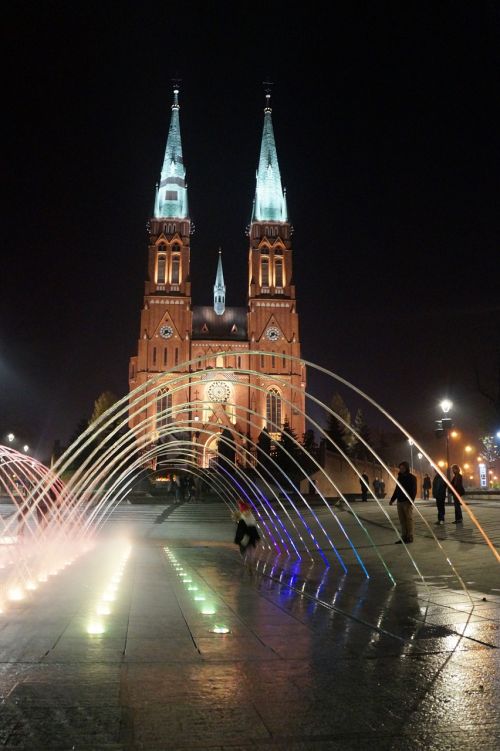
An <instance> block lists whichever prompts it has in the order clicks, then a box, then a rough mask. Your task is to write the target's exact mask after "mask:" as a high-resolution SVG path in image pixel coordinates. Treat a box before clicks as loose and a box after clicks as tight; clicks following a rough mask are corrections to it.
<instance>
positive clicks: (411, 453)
mask: <svg viewBox="0 0 500 751" xmlns="http://www.w3.org/2000/svg"><path fill="white" fill-rule="evenodd" d="M408 443H409V444H410V465H411V471H412V474H413V441H412V440H411V438H408Z"/></svg>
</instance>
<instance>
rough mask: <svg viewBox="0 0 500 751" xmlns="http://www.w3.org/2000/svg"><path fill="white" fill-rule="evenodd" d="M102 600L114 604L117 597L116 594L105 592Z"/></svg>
mask: <svg viewBox="0 0 500 751" xmlns="http://www.w3.org/2000/svg"><path fill="white" fill-rule="evenodd" d="M102 599H103V600H104V602H114V601H115V599H116V597H115V593H114V592H104V594H103V596H102Z"/></svg>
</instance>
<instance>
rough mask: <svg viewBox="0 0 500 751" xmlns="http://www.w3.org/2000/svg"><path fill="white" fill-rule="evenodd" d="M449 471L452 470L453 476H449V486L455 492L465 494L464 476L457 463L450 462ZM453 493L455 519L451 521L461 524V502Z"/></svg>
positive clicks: (460, 494)
mask: <svg viewBox="0 0 500 751" xmlns="http://www.w3.org/2000/svg"><path fill="white" fill-rule="evenodd" d="M451 471H452V472H453V477H452V478H451V486H452V488H453V490H454V491H455V493H456V494H457V495H459V496H460V497H462V496H463V495H465V488H464V478H463V477H462V473H461V472H460V467H459V466H458V464H452V465H451ZM455 493H454V494H453V503H454V506H455V521H454V522H452V523H453V524H463V518H462V504H461V503H460V501H459V500H458V499H457V495H455Z"/></svg>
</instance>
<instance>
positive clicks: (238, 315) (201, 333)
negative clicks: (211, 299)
mask: <svg viewBox="0 0 500 751" xmlns="http://www.w3.org/2000/svg"><path fill="white" fill-rule="evenodd" d="M192 339H193V340H196V339H204V340H205V341H214V340H215V341H224V342H231V341H232V342H242V341H243V342H244V341H247V340H248V334H247V309H246V308H226V309H225V310H224V313H223V314H222V315H217V313H216V312H215V310H214V309H213V306H212V305H194V306H193V334H192Z"/></svg>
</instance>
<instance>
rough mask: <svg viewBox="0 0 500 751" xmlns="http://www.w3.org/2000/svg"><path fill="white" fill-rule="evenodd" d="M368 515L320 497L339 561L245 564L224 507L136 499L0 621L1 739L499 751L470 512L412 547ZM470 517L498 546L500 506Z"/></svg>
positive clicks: (428, 513) (52, 743) (11, 745)
mask: <svg viewBox="0 0 500 751" xmlns="http://www.w3.org/2000/svg"><path fill="white" fill-rule="evenodd" d="M354 507H355V510H356V511H357V512H359V513H360V516H361V522H362V524H360V522H359V521H358V520H356V519H355V518H354V516H353V515H352V514H351V513H350V512H349V511H348V510H347V509H342V510H339V511H336V514H337V519H335V518H334V517H333V516H332V514H331V512H330V511H328V510H320V509H319V508H315V509H314V513H316V514H317V516H318V519H319V520H320V521H321V523H322V525H323V527H324V528H325V529H326V531H327V533H328V534H329V535H331V536H332V539H334V541H335V545H336V546H337V554H338V555H337V554H335V552H334V551H332V550H327V558H328V560H329V562H330V564H331V565H330V566H329V567H327V566H326V565H325V563H324V561H323V559H322V558H321V556H320V555H319V554H317V553H311V555H307V554H303V555H302V559H301V560H297V559H296V557H293V556H290V557H287V556H284V555H283V556H278V557H277V556H276V554H275V552H273V551H270V550H268V549H263V550H262V551H261V556H260V558H259V560H258V561H257V562H256V565H255V570H254V571H253V572H249V571H247V570H246V569H245V568H244V567H243V566H242V562H241V559H240V557H239V553H238V551H237V549H236V548H235V546H234V545H233V544H232V537H233V534H234V528H233V524H232V522H231V521H230V518H229V513H228V510H227V509H226V507H225V506H224V505H223V504H218V503H210V504H208V503H205V504H202V503H185V504H180V505H178V506H166V507H165V506H158V505H155V506H153V505H135V506H132V505H129V504H123V505H122V506H121V507H120V508H119V509H118V510H117V512H116V514H115V515H114V516H113V517H111V519H110V521H109V523H108V524H106V525H105V527H104V529H103V530H102V533H101V535H100V537H99V539H98V541H97V543H96V545H95V547H93V548H92V549H91V550H89V551H88V552H87V553H86V554H85V555H83V556H81V557H80V558H78V559H77V560H76V561H75V562H74V563H73V564H72V565H71V566H69V567H67V568H66V569H64V570H62V571H61V572H60V573H59V574H58V575H57V576H55V577H51V578H50V579H49V581H47V582H46V583H45V584H43V585H41V586H40V588H39V589H38V590H37V591H35V592H33V593H32V594H31V596H30V598H29V599H28V600H24V601H22V602H19V603H16V604H14V603H9V605H8V608H7V610H6V612H5V613H4V614H3V615H0V654H1V665H0V690H1V694H2V707H1V713H2V714H1V723H0V744H2V747H4V748H8V749H36V750H37V751H38V750H41V749H79V750H80V751H83V750H85V751H97V750H99V751H101V750H104V749H107V750H109V751H118V750H122V749H123V751H125V750H127V749H130V750H132V749H151V750H156V749H169V750H174V749H179V750H180V749H197V750H200V749H211V750H212V751H214V750H217V751H220V750H221V749H232V750H233V751H237V750H238V749H241V750H242V751H243V749H262V750H263V751H264V750H268V751H271V750H276V751H277V750H278V749H279V750H280V751H285V750H287V751H288V750H290V751H306V750H309V749H311V750H313V751H333V750H335V751H344V750H345V751H350V750H351V749H356V751H361V750H362V749H371V750H373V751H378V749H384V750H385V749H387V750H389V749H391V750H394V751H396V750H399V749H401V751H402V750H403V749H437V750H441V749H442V750H443V751H445V750H446V751H451V750H453V749H477V748H481V749H485V750H489V749H491V750H493V749H498V748H499V747H500V659H499V646H500V636H499V627H500V567H499V565H498V563H496V562H495V560H494V557H493V555H492V553H491V551H490V550H489V549H488V548H487V546H486V544H484V543H483V542H482V539H481V537H480V535H479V533H477V531H476V530H473V529H472V527H471V525H470V522H469V521H467V520H466V523H465V525H464V528H463V530H460V529H458V530H457V529H456V528H453V529H452V525H451V524H449V525H448V524H447V525H446V528H445V529H443V528H439V529H438V536H439V537H440V538H441V539H440V543H441V546H442V547H441V548H440V547H439V546H438V545H437V544H436V542H435V540H434V539H433V538H432V536H431V535H430V533H429V531H428V529H427V527H425V525H424V524H423V523H422V522H420V521H419V522H418V523H417V534H416V539H415V542H414V543H413V545H412V546H409V547H408V550H406V549H405V547H404V546H402V545H394V540H395V539H396V537H395V534H394V531H393V530H392V529H391V528H390V526H389V525H388V523H387V521H386V520H385V519H384V518H383V516H382V515H381V513H380V511H379V510H378V509H376V507H375V504H374V503H373V502H371V503H368V504H361V503H357V504H355V505H354ZM420 507H421V509H422V513H423V515H424V517H425V518H428V519H429V521H431V522H432V521H434V518H435V511H434V509H433V508H432V506H431V505H429V504H425V503H422V504H421V505H420ZM474 512H475V513H476V514H477V516H478V519H479V521H480V522H481V523H482V524H483V525H484V527H485V529H486V530H491V533H492V537H493V538H494V540H496V542H497V544H498V536H499V520H500V507H499V506H498V505H495V504H491V505H489V506H485V505H484V504H483V505H481V504H475V505H474ZM390 515H391V517H392V518H394V519H396V511H395V509H390ZM450 516H451V514H450ZM311 519H312V515H310V516H309V518H308V521H311ZM450 521H451V519H450ZM339 522H341V524H342V526H343V528H344V529H345V530H346V531H347V533H348V535H349V536H350V537H351V538H352V540H353V542H354V544H355V546H356V551H357V553H356V552H355V551H354V550H353V548H352V547H351V546H350V544H349V542H348V540H347V537H343V536H342V534H339V530H340V527H339ZM363 525H364V526H365V527H366V530H368V532H369V534H370V538H371V540H373V543H374V544H372V543H371V542H370V540H369V539H368V538H367V536H366V534H365V531H364V529H363ZM334 535H335V536H334ZM333 536H334V538H333ZM297 542H298V540H297ZM128 546H129V547H130V552H129V555H128V558H127V559H125V555H126V552H127V550H128ZM325 549H326V546H325ZM410 551H411V553H412V555H413V559H412V558H410V556H409V552H410ZM357 555H359V556H360V558H361V560H362V562H363V566H364V568H363V567H362V566H361V565H360V564H359V561H358V558H357ZM338 556H340V557H341V558H342V560H343V561H344V564H345V565H346V568H347V573H345V572H344V570H343V568H342V566H341V565H340V563H339V557H338ZM447 558H449V559H450V561H451V562H452V563H453V564H454V565H455V566H456V569H457V571H458V572H459V574H460V576H461V578H462V581H463V583H464V584H465V587H466V588H467V590H468V591H466V589H464V588H463V586H462V584H461V583H460V581H459V580H458V579H457V578H456V576H455V573H454V571H453V569H452V568H451V567H450V565H449V563H448V562H447ZM365 569H366V571H367V572H368V574H369V578H367V577H366V575H365ZM391 577H393V578H394V579H395V580H396V582H397V584H396V585H394V584H393V581H392V579H391ZM110 582H113V583H114V584H113V586H112V587H111V590H110V589H109V587H110ZM103 591H106V592H109V591H111V595H110V597H109V600H108V601H104V602H103V601H102V593H103ZM99 598H101V599H99ZM99 602H101V605H102V604H104V606H105V607H104V608H101V611H102V612H100V613H99V612H98V610H99V608H98V607H96V603H99ZM107 611H109V612H107ZM224 629H227V630H228V633H218V632H220V631H222V630H224Z"/></svg>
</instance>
